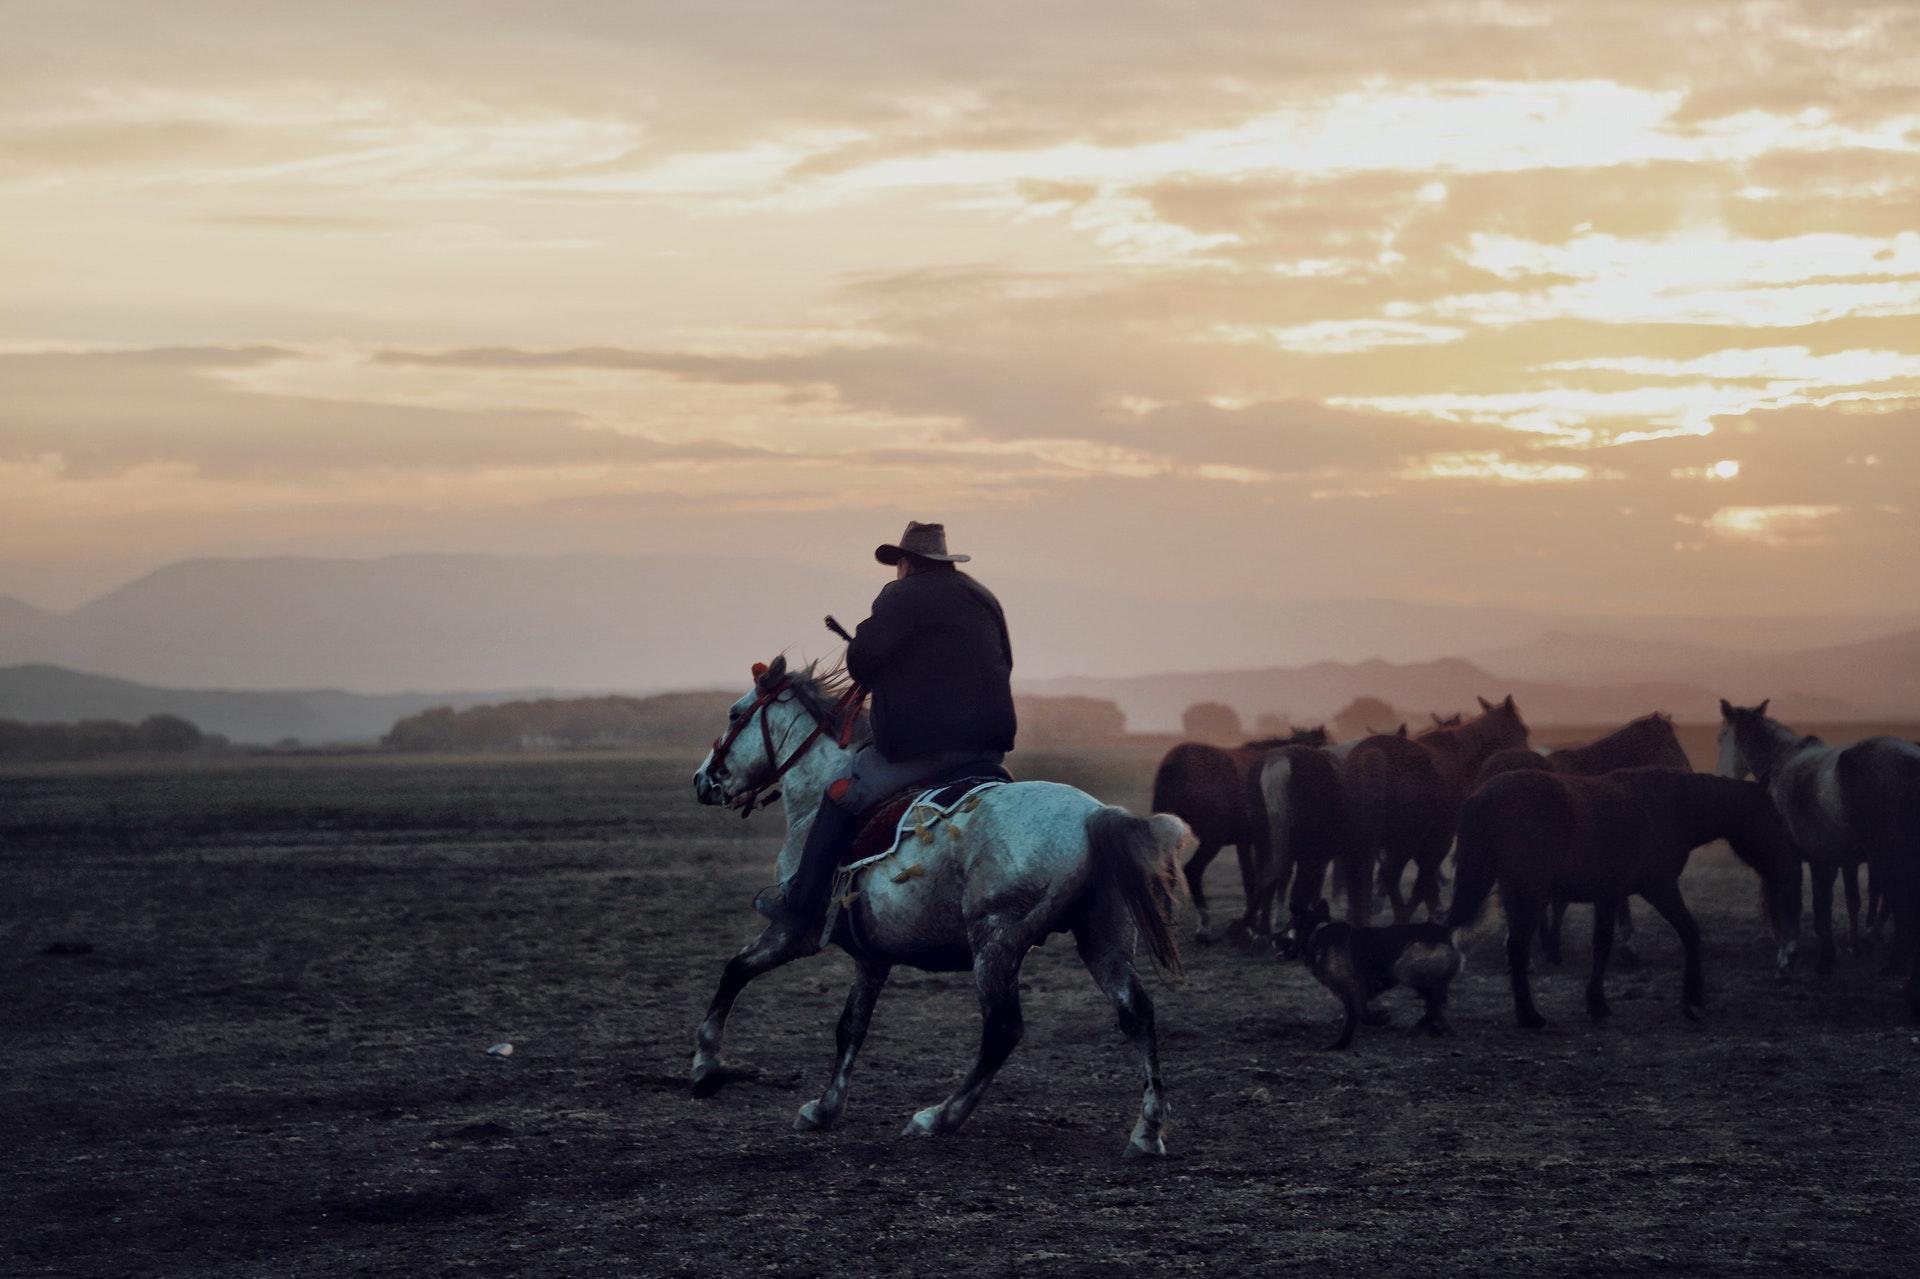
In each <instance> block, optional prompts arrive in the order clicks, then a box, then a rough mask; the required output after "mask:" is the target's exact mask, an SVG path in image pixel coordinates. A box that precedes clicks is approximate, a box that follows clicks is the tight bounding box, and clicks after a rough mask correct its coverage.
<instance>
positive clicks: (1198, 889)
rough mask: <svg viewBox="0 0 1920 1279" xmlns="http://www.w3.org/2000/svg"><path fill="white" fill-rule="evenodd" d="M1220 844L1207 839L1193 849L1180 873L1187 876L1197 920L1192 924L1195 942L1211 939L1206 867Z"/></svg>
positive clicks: (1211, 927)
mask: <svg viewBox="0 0 1920 1279" xmlns="http://www.w3.org/2000/svg"><path fill="white" fill-rule="evenodd" d="M1221 847H1222V845H1221V844H1220V843H1218V842H1217V841H1211V840H1210V841H1207V842H1204V843H1202V844H1201V845H1200V847H1198V848H1196V849H1194V850H1193V856H1191V857H1189V858H1187V864H1186V865H1185V866H1184V867H1182V868H1181V873H1182V874H1184V875H1185V876H1186V877H1187V895H1188V896H1189V897H1191V898H1193V913H1194V915H1195V916H1196V917H1197V922H1195V924H1194V926H1193V939H1194V940H1195V941H1197V942H1210V941H1212V940H1213V919H1212V916H1211V915H1209V914H1208V912H1207V888H1206V879H1207V867H1208V866H1209V865H1211V864H1212V862H1213V859H1214V858H1215V857H1217V856H1219V853H1220V849H1221Z"/></svg>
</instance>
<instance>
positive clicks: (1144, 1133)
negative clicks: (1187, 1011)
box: [1073, 901, 1167, 1159]
mask: <svg viewBox="0 0 1920 1279" xmlns="http://www.w3.org/2000/svg"><path fill="white" fill-rule="evenodd" d="M1073 936H1074V941H1075V942H1076V943H1077V944H1078V946H1079V949H1080V958H1081V959H1082V960H1083V961H1085V963H1086V965H1087V971H1088V972H1089V973H1091V974H1092V975H1093V981H1094V984H1095V985H1097V986H1098V987H1100V990H1101V992H1102V993H1104V994H1105V995H1106V997H1107V999H1108V1001H1109V1002H1111V1003H1112V1004H1113V1011H1114V1013H1115V1015H1116V1016H1118V1018H1119V1020H1120V1033H1121V1034H1123V1035H1125V1036H1126V1037H1127V1042H1128V1043H1129V1044H1131V1045H1132V1046H1133V1050H1134V1053H1135V1055H1136V1057H1137V1058H1138V1062H1139V1070H1140V1086H1141V1095H1140V1118H1139V1120H1138V1121H1137V1122H1136V1123H1135V1124H1134V1126H1133V1134H1132V1136H1130V1137H1129V1138H1128V1139H1127V1148H1126V1150H1125V1152H1124V1154H1125V1157H1126V1158H1128V1159H1139V1158H1142V1157H1144V1156H1151V1155H1164V1154H1166V1153H1167V1143H1166V1140H1165V1137H1164V1136H1163V1135H1162V1134H1163V1132H1164V1130H1165V1128H1166V1122H1167V1102H1166V1091H1167V1086H1166V1084H1165V1082H1164V1081H1162V1079H1161V1078H1160V1041H1159V1037H1158V1036H1157V1035H1156V1034H1155V1032H1154V1023H1153V998H1152V996H1150V995H1149V994H1147V988H1146V987H1145V986H1143V985H1141V984H1140V977H1139V974H1138V973H1137V972H1135V971H1134V966H1133V954H1132V949H1133V947H1132V931H1131V925H1130V923H1129V922H1128V921H1127V920H1126V919H1125V918H1124V917H1121V915H1120V906H1119V903H1118V902H1117V901H1116V902H1114V903H1113V908H1112V909H1108V910H1103V911H1101V912H1100V916H1099V918H1097V919H1090V920H1088V921H1087V922H1085V923H1083V924H1080V925H1079V926H1077V927H1075V929H1074V930H1073Z"/></svg>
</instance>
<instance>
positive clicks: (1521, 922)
mask: <svg viewBox="0 0 1920 1279" xmlns="http://www.w3.org/2000/svg"><path fill="white" fill-rule="evenodd" d="M1500 899H1501V901H1502V902H1504V903H1505V904H1506V911H1507V980H1508V981H1509V982H1510V983H1511V984H1512V986H1513V1019H1514V1021H1515V1023H1517V1024H1518V1025H1519V1026H1520V1028H1521V1029H1522V1030H1539V1029H1540V1028H1541V1027H1543V1026H1545V1025H1546V1024H1547V1019H1546V1018H1545V1017H1542V1016H1541V1015H1540V1010H1539V1009H1538V1008H1536V1007H1534V1003H1533V987H1532V986H1531V984H1529V982H1528V980H1527V961H1528V959H1529V958H1531V954H1532V950H1533V930H1534V929H1535V928H1536V927H1537V926H1538V925H1539V922H1540V916H1541V914H1542V911H1541V906H1542V905H1543V903H1542V902H1540V901H1539V900H1538V899H1537V898H1535V897H1533V896H1531V895H1529V894H1527V893H1524V892H1520V891H1514V892H1512V893H1509V892H1508V891H1507V886H1506V885H1504V884H1503V885H1502V886H1501V891H1500Z"/></svg>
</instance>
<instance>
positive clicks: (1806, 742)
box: [1766, 719, 1826, 777]
mask: <svg viewBox="0 0 1920 1279" xmlns="http://www.w3.org/2000/svg"><path fill="white" fill-rule="evenodd" d="M1766 728H1767V744H1766V750H1767V772H1768V774H1769V776H1772V777H1777V776H1779V775H1780V770H1781V769H1782V768H1784V767H1786V766H1787V765H1788V764H1790V763H1792V762H1793V761H1794V760H1795V759H1797V758H1798V757H1799V756H1801V755H1804V754H1806V753H1807V752H1808V751H1812V750H1820V749H1822V748H1824V746H1825V745H1826V743H1824V742H1822V741H1821V740H1820V739H1819V738H1817V737H1802V736H1800V734H1798V733H1796V732H1794V731H1793V730H1792V729H1790V728H1788V727H1787V726H1786V725H1785V724H1782V723H1781V722H1780V721H1779V720H1775V719H1770V720H1768V721H1766Z"/></svg>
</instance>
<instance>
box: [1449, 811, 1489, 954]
mask: <svg viewBox="0 0 1920 1279" xmlns="http://www.w3.org/2000/svg"><path fill="white" fill-rule="evenodd" d="M1494 810H1495V805H1494V803H1493V802H1492V800H1491V799H1489V797H1488V796H1487V795H1486V794H1485V793H1484V792H1482V793H1479V794H1476V795H1474V796H1473V797H1472V798H1471V799H1469V800H1467V803H1466V807H1465V808H1463V809H1461V811H1460V842H1459V844H1458V846H1457V848H1456V851H1455V854H1454V855H1455V858H1456V861H1455V864H1454V875H1453V905H1452V906H1451V907H1449V908H1448V910H1447V927H1448V928H1449V929H1450V930H1452V931H1455V932H1458V931H1459V930H1460V929H1463V928H1471V927H1473V925H1475V924H1476V923H1478V922H1479V921H1480V916H1481V914H1482V913H1483V912H1484V911H1485V910H1486V908H1487V898H1488V897H1489V896H1491V895H1492V893H1493V884H1494V879H1495V878H1496V874H1497V870H1496V867H1495V864H1494V847H1493V825H1494V817H1495V811H1494Z"/></svg>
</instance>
